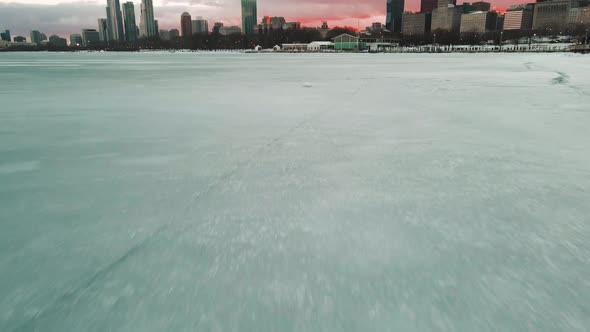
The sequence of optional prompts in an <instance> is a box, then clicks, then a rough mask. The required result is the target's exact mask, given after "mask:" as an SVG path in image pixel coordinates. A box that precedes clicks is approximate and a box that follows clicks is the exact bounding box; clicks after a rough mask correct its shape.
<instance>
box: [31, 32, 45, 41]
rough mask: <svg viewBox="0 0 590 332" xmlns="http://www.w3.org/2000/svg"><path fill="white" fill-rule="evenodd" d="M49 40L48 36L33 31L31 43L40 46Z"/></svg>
mask: <svg viewBox="0 0 590 332" xmlns="http://www.w3.org/2000/svg"><path fill="white" fill-rule="evenodd" d="M44 40H47V36H45V34H44V33H41V32H40V31H38V30H33V31H31V43H35V44H39V43H41V42H42V41H44Z"/></svg>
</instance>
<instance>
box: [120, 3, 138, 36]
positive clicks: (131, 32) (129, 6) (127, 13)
mask: <svg viewBox="0 0 590 332" xmlns="http://www.w3.org/2000/svg"><path fill="white" fill-rule="evenodd" d="M123 19H124V22H125V40H127V41H128V42H134V41H136V40H137V25H136V24H135V6H134V5H133V2H125V3H124V4H123Z"/></svg>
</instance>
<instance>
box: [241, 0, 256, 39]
mask: <svg viewBox="0 0 590 332" xmlns="http://www.w3.org/2000/svg"><path fill="white" fill-rule="evenodd" d="M256 22H258V12H257V9H256V0H242V33H244V34H246V35H251V34H253V33H254V29H255V27H256V26H257V25H256Z"/></svg>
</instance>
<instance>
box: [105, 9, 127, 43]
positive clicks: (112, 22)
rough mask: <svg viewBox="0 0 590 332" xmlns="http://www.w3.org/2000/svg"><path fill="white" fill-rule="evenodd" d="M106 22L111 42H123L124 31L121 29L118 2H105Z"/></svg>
mask: <svg viewBox="0 0 590 332" xmlns="http://www.w3.org/2000/svg"><path fill="white" fill-rule="evenodd" d="M107 4H108V6H107V15H108V16H107V20H108V26H109V33H110V37H112V40H114V41H118V42H123V41H125V30H124V29H123V15H122V14H121V5H120V4H119V0H107Z"/></svg>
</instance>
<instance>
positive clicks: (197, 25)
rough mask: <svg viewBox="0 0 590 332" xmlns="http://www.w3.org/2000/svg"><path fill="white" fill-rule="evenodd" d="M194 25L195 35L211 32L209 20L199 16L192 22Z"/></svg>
mask: <svg viewBox="0 0 590 332" xmlns="http://www.w3.org/2000/svg"><path fill="white" fill-rule="evenodd" d="M192 25H193V35H194V34H208V33H209V22H207V20H205V19H204V18H202V17H201V16H198V17H197V18H195V19H194V20H193V22H192Z"/></svg>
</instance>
